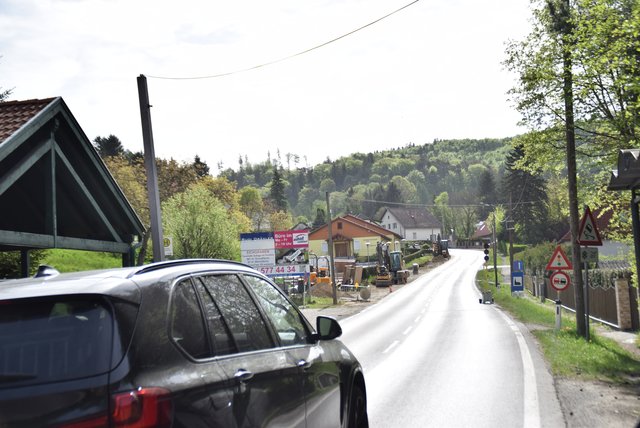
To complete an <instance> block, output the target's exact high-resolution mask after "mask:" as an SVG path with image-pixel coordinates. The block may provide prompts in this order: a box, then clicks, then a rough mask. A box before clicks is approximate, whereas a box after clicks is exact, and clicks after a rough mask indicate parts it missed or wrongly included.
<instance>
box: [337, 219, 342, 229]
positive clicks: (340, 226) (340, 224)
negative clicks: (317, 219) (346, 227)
mask: <svg viewBox="0 0 640 428" xmlns="http://www.w3.org/2000/svg"><path fill="white" fill-rule="evenodd" d="M338 229H342V222H341V221H339V222H338Z"/></svg>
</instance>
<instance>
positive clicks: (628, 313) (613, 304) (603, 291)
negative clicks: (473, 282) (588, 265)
mask: <svg viewBox="0 0 640 428" xmlns="http://www.w3.org/2000/svg"><path fill="white" fill-rule="evenodd" d="M549 275H550V272H549V271H547V272H546V274H545V277H544V278H540V277H536V276H532V275H525V287H526V289H527V290H528V291H529V292H530V293H531V294H533V295H534V296H543V297H544V298H545V299H551V300H558V299H559V300H560V301H561V302H562V305H563V306H565V307H567V308H570V309H572V310H575V307H576V305H575V294H574V286H573V281H572V282H571V284H570V285H569V286H568V287H567V288H566V289H565V290H563V291H561V292H558V291H556V290H555V289H554V288H553V287H552V286H551V284H550V282H549V278H548V276H549ZM588 289H589V315H590V317H592V318H595V319H597V320H601V321H605V322H606V323H607V324H610V325H612V326H614V327H616V328H619V329H621V330H639V329H640V320H639V316H638V289H637V288H636V287H633V286H631V285H629V282H628V281H627V280H617V281H615V283H611V284H608V286H606V287H601V286H598V287H592V286H589V287H588Z"/></svg>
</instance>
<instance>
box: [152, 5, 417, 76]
mask: <svg viewBox="0 0 640 428" xmlns="http://www.w3.org/2000/svg"><path fill="white" fill-rule="evenodd" d="M419 1H420V0H414V1H412V2H411V3H408V4H406V5H404V6H402V7H401V8H399V9H396V10H394V11H393V12H390V13H388V14H386V15H384V16H382V17H380V18H378V19H376V20H375V21H371V22H369V23H368V24H365V25H363V26H361V27H358V28H356V29H355V30H352V31H349V32H348V33H346V34H343V35H341V36H339V37H336V38H334V39H331V40H329V41H327V42H324V43H321V44H319V45H317V46H314V47H311V48H308V49H305V50H303V51H300V52H298V53H295V54H292V55H288V56H285V57H282V58H280V59H276V60H273V61H269V62H265V63H263V64H259V65H254V66H253V67H248V68H243V69H240V70H235V71H228V72H226V73H219V74H211V75H207V76H191V77H171V76H150V75H145V76H146V77H148V78H150V79H165V80H200V79H215V78H217V77H224V76H230V75H232V74H238V73H245V72H247V71H251V70H256V69H258V68H263V67H267V66H269V65H273V64H277V63H279V62H283V61H286V60H289V59H292V58H295V57H298V56H300V55H304V54H307V53H309V52H312V51H314V50H316V49H320V48H323V47H325V46H327V45H330V44H331V43H334V42H337V41H338V40H341V39H344V38H345V37H348V36H350V35H352V34H355V33H357V32H358V31H360V30H364V29H365V28H367V27H370V26H372V25H374V24H377V23H378V22H380V21H382V20H383V19H386V18H388V17H390V16H392V15H395V14H396V13H398V12H400V11H402V10H404V9H406V8H408V7H409V6H413V5H414V4H416V3H418V2H419Z"/></svg>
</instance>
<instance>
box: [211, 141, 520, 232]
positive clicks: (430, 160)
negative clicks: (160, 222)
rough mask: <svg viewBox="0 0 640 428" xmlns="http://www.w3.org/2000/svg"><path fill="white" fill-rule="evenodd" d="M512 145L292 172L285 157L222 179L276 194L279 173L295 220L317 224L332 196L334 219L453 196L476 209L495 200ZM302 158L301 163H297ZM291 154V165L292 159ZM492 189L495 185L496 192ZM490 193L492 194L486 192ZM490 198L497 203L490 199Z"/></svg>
mask: <svg viewBox="0 0 640 428" xmlns="http://www.w3.org/2000/svg"><path fill="white" fill-rule="evenodd" d="M509 142H510V139H482V140H436V141H434V142H433V143H432V144H425V145H420V146H418V145H415V144H409V145H407V146H406V147H402V148H398V149H392V150H387V151H376V152H372V153H354V154H352V155H350V156H347V157H342V158H339V159H337V160H334V161H331V160H329V159H327V160H326V161H325V162H323V163H321V164H319V165H316V166H314V167H310V168H291V167H290V165H289V162H285V163H286V164H287V165H285V164H283V162H282V161H281V159H280V156H277V157H276V158H275V159H267V160H266V161H264V162H261V163H256V164H251V163H249V162H248V161H246V160H245V161H243V162H239V167H238V168H237V170H234V169H226V170H224V171H222V172H221V175H222V176H224V177H226V178H227V179H229V180H230V181H232V182H235V183H237V187H238V189H242V188H244V187H246V186H251V187H255V188H257V189H260V190H261V193H262V195H263V197H266V196H268V195H269V194H270V189H271V185H272V183H273V178H274V169H275V170H278V171H279V174H280V175H281V178H282V180H283V182H284V190H285V197H286V201H287V204H288V208H289V210H290V212H291V213H292V215H293V217H294V218H303V219H304V218H306V220H307V221H312V220H313V219H315V218H316V216H317V213H318V211H317V210H318V209H324V208H325V207H326V202H325V194H326V192H330V196H331V205H332V211H333V213H334V215H340V214H343V213H347V212H349V213H353V214H360V215H364V216H365V217H372V216H373V215H374V214H375V211H376V210H377V209H378V208H379V207H380V206H382V205H385V204H393V203H401V204H419V205H426V206H433V205H434V204H435V199H436V197H437V196H438V195H440V194H442V193H443V192H446V193H447V194H448V201H449V204H461V205H470V204H473V205H477V204H480V203H481V202H494V201H487V199H495V194H496V190H497V189H496V184H495V183H500V181H501V178H502V175H503V173H504V163H505V159H506V156H507V153H508V152H509V151H510V150H511V146H510V144H509ZM293 156H295V155H293ZM291 157H292V155H291V154H287V155H286V158H287V159H291ZM492 183H493V185H492ZM483 184H484V186H488V187H485V188H483ZM487 192H488V193H489V194H490V195H487Z"/></svg>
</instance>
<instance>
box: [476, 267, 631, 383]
mask: <svg viewBox="0 0 640 428" xmlns="http://www.w3.org/2000/svg"><path fill="white" fill-rule="evenodd" d="M487 276H489V277H490V278H493V270H487V271H480V272H478V276H477V277H476V279H477V281H476V283H477V284H481V283H485V284H486V280H487ZM485 287H486V286H485ZM479 288H480V287H479ZM493 291H494V293H493V294H494V299H495V302H496V303H497V304H498V305H500V307H501V308H503V309H505V310H506V311H507V312H509V313H510V314H511V315H512V316H514V317H515V318H517V319H518V320H520V321H521V322H523V323H525V324H536V325H538V326H541V327H542V328H537V329H533V334H534V335H535V336H536V337H537V338H538V340H539V341H540V344H541V345H542V350H543V352H544V355H545V358H546V359H547V361H548V362H549V364H550V366H551V369H552V371H553V373H554V374H556V375H560V376H567V377H580V378H586V379H599V380H605V381H610V382H615V383H624V382H628V381H629V379H630V378H632V377H637V376H640V360H639V359H637V358H634V356H633V355H632V354H630V353H629V352H627V351H626V350H624V349H623V348H621V347H620V346H619V345H618V344H617V343H616V342H614V341H612V340H609V339H606V338H603V337H599V336H598V335H597V334H596V333H595V332H594V331H593V329H592V330H591V331H590V337H591V340H590V341H588V342H587V341H586V340H585V339H584V338H582V337H579V336H578V335H577V334H576V324H575V315H574V314H573V313H565V314H563V317H562V328H561V329H560V330H559V331H556V329H555V305H554V304H553V303H544V304H543V303H540V302H539V300H536V299H534V298H532V297H529V295H528V294H527V293H526V292H525V296H524V297H514V296H512V295H511V290H510V284H502V285H501V287H500V289H499V290H497V291H496V290H495V287H493Z"/></svg>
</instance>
